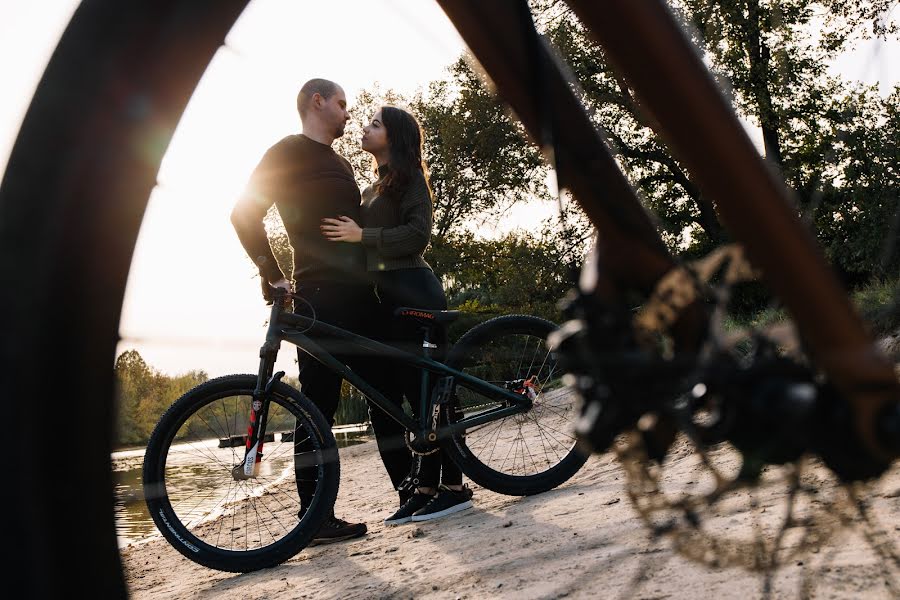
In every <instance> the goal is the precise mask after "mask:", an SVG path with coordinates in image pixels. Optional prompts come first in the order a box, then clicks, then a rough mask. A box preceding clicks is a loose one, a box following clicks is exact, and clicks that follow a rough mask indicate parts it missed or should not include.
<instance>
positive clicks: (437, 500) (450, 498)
mask: <svg viewBox="0 0 900 600" xmlns="http://www.w3.org/2000/svg"><path fill="white" fill-rule="evenodd" d="M467 508H472V490H470V489H469V486H465V487H463V489H461V490H459V491H456V490H451V489H450V488H448V487H444V486H443V485H440V486H438V493H437V496H435V497H434V499H433V500H432V501H431V502H429V503H428V504H426V505H425V508H422V509H420V510H418V511H416V512H415V513H413V516H412V520H413V522H416V521H430V520H431V519H440V518H441V517H446V516H447V515H452V514H453V513H456V512H459V511H461V510H466V509H467Z"/></svg>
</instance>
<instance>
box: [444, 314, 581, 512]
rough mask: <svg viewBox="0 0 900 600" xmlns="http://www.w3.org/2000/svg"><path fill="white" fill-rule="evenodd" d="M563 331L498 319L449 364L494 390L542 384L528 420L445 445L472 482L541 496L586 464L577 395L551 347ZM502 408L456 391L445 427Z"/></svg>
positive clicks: (494, 425)
mask: <svg viewBox="0 0 900 600" xmlns="http://www.w3.org/2000/svg"><path fill="white" fill-rule="evenodd" d="M556 328H557V326H556V324H554V323H553V322H551V321H548V320H546V319H541V318H538V317H533V316H528V315H507V316H502V317H495V318H493V319H490V320H488V321H485V322H484V323H481V324H480V325H477V326H475V327H473V328H472V329H470V330H469V331H468V332H466V333H465V334H464V335H463V336H462V337H461V338H460V339H459V341H458V342H457V343H456V345H455V346H454V347H453V348H452V349H451V351H450V353H449V355H448V357H447V362H446V364H447V366H449V367H451V368H453V369H457V370H459V371H462V372H464V373H468V374H473V375H475V376H477V377H479V378H481V379H485V380H486V381H492V382H494V383H495V384H501V383H503V382H507V381H514V380H523V379H528V378H529V377H531V376H532V375H535V376H537V377H538V382H539V383H538V384H539V392H538V394H537V397H536V398H535V400H534V405H533V407H532V408H531V409H530V410H529V411H528V412H527V413H524V414H522V415H513V416H511V417H504V418H503V419H499V420H497V421H491V422H489V423H487V424H485V425H481V426H476V427H474V428H470V429H469V430H467V431H466V432H465V433H463V434H459V435H455V436H453V437H451V438H448V439H447V440H444V441H443V443H442V445H443V448H444V450H445V451H446V452H447V454H448V455H449V456H450V458H451V459H452V460H453V461H454V462H455V463H456V464H457V466H459V468H460V469H461V470H462V472H463V473H465V474H466V476H467V477H469V478H470V479H472V481H474V482H475V483H477V484H479V485H481V486H483V487H486V488H488V489H490V490H492V491H495V492H498V493H501V494H507V495H511V496H528V495H532V494H539V493H541V492H545V491H547V490H550V489H553V488H555V487H556V486H558V485H560V484H561V483H563V482H565V481H567V480H568V479H569V478H570V477H572V475H574V474H575V473H576V472H577V471H578V470H579V469H580V468H581V466H582V465H584V463H585V461H586V460H587V455H586V454H584V453H582V452H581V451H580V450H579V449H578V448H576V445H575V437H574V434H573V433H572V432H571V429H572V425H573V424H574V419H575V417H576V415H577V414H578V411H577V410H576V407H575V394H574V392H573V391H572V390H569V389H568V388H567V387H566V386H564V385H563V384H562V382H561V375H562V373H558V372H557V370H556V360H555V356H554V354H553V353H552V352H550V350H549V349H548V348H547V346H546V339H547V336H548V335H549V334H550V333H551V332H552V331H553V330H555V329H556ZM526 362H527V366H526ZM554 375H557V377H555V378H554ZM498 406H502V403H498V402H497V401H492V400H491V399H488V398H486V397H484V396H482V395H480V394H477V393H475V392H474V391H473V390H470V389H468V388H467V387H465V386H460V385H457V386H456V389H455V394H454V399H453V402H449V403H447V404H446V405H445V406H444V409H443V419H444V422H447V423H455V422H456V421H458V420H459V419H461V418H462V417H464V416H467V415H469V416H470V415H471V414H477V413H478V412H481V411H482V410H490V409H492V408H496V407H498ZM498 450H499V451H500V452H499V454H498ZM504 451H505V453H504ZM541 453H542V454H543V455H542V456H541ZM535 455H537V457H536V456H535ZM495 456H496V458H495ZM501 456H502V458H501ZM520 458H521V463H520ZM529 462H530V464H529Z"/></svg>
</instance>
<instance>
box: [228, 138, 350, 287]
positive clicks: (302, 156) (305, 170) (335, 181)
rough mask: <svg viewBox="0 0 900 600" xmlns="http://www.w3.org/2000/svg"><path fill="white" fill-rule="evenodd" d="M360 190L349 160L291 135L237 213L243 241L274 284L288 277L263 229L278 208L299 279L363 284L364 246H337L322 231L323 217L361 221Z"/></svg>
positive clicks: (262, 166)
mask: <svg viewBox="0 0 900 600" xmlns="http://www.w3.org/2000/svg"><path fill="white" fill-rule="evenodd" d="M359 203H360V194H359V187H357V185H356V181H355V180H354V178H353V169H352V167H351V166H350V163H349V162H347V160H346V159H345V158H344V157H342V156H340V155H339V154H337V153H336V152H335V151H334V150H332V149H331V146H326V145H325V144H320V143H319V142H316V141H314V140H312V139H310V138H308V137H306V136H305V135H303V134H300V135H291V136H288V137H286V138H284V139H283V140H281V141H280V142H278V143H277V144H275V145H274V146H272V147H271V148H270V149H269V150H268V151H267V152H266V154H265V156H263V158H262V160H261V161H260V163H259V165H257V167H256V169H255V170H254V171H253V175H252V176H251V178H250V183H249V185H248V186H247V191H246V193H245V194H244V195H243V196H242V197H241V199H240V200H239V201H238V203H237V205H236V206H235V207H234V211H233V213H232V222H233V223H234V225H235V229H236V231H237V234H238V237H239V238H240V240H241V244H243V246H244V249H245V250H246V251H247V254H249V255H250V256H251V257H253V259H254V261H255V262H256V264H257V266H258V267H259V272H260V274H261V275H262V276H263V277H265V278H266V280H268V281H269V282H274V281H277V280H279V279H281V278H282V277H284V275H283V274H282V272H281V269H280V268H279V267H278V263H277V262H276V261H275V256H274V255H273V254H272V249H271V247H270V246H269V240H268V237H267V235H266V230H265V227H264V226H263V218H264V217H265V215H266V212H267V211H268V210H269V207H271V206H272V205H273V204H274V205H275V206H276V207H277V208H278V212H279V214H280V215H281V220H282V222H283V223H284V228H285V229H286V230H287V235H288V239H289V241H290V244H291V247H292V248H293V250H294V272H293V278H294V280H295V281H297V282H303V281H340V282H348V283H351V282H358V281H360V279H361V276H362V275H363V273H364V272H365V269H366V267H365V252H364V251H363V249H362V248H361V247H360V244H351V243H347V242H331V241H329V240H328V239H326V238H325V236H323V235H322V233H321V231H320V230H319V226H320V225H321V221H322V219H323V218H326V217H330V218H337V217H339V216H341V215H346V216H348V217H350V218H351V219H353V220H354V221H357V222H359V220H360V213H359Z"/></svg>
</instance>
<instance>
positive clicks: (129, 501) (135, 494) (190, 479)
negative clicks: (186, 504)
mask: <svg viewBox="0 0 900 600" xmlns="http://www.w3.org/2000/svg"><path fill="white" fill-rule="evenodd" d="M335 438H336V439H337V443H338V447H339V448H344V447H346V446H352V445H354V444H361V443H363V442H366V441H368V440H369V439H370V437H369V436H368V435H367V434H366V432H364V431H363V432H335ZM208 444H209V448H210V450H211V451H213V452H215V453H216V454H220V453H221V454H224V455H226V456H227V458H225V457H223V458H225V459H226V460H228V461H230V460H231V458H232V454H233V453H235V452H239V453H240V455H243V451H244V449H243V448H222V449H220V448H218V440H210V441H209V442H208ZM194 445H195V446H196V444H194ZM173 449H174V448H173ZM173 456H174V455H172V454H170V461H169V463H168V467H169V470H168V472H167V473H168V475H169V480H168V482H167V485H169V486H170V487H175V488H178V487H180V486H184V487H185V489H187V490H188V491H190V490H196V489H197V481H198V479H200V480H202V479H204V478H207V477H209V476H210V471H211V470H212V467H213V465H211V464H209V463H208V462H207V463H205V464H204V463H203V462H202V461H201V460H198V459H197V454H195V453H179V455H178V458H179V460H178V461H177V463H173V462H172V461H171V459H172V458H173ZM289 456H290V455H289ZM143 462H144V449H143V448H140V449H137V450H123V451H120V452H114V453H113V455H112V468H113V481H114V482H115V496H116V503H115V513H116V532H117V534H118V537H119V546H120V547H124V546H127V545H128V544H130V543H132V542H135V541H138V540H141V539H144V538H147V537H153V536H156V535H159V534H158V532H157V531H156V527H155V526H154V525H153V520H152V519H151V518H150V515H149V514H148V513H147V505H146V504H145V503H144V495H143V491H142V486H141V468H142V466H143ZM173 466H174V467H175V468H174V469H173ZM272 468H275V467H274V465H272Z"/></svg>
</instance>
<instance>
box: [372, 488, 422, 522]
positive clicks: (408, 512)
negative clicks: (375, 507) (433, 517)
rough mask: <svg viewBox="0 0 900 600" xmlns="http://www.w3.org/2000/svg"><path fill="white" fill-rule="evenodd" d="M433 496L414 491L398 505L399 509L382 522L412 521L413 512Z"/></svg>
mask: <svg viewBox="0 0 900 600" xmlns="http://www.w3.org/2000/svg"><path fill="white" fill-rule="evenodd" d="M433 498H434V496H433V495H431V494H420V493H419V492H416V493H414V494H413V495H412V496H410V497H409V500H407V501H406V502H405V503H404V504H403V506H401V507H400V510H398V511H397V512H395V513H394V514H392V515H391V516H389V517H388V518H387V519H385V520H384V524H385V525H401V524H403V523H409V522H410V521H412V516H413V513H414V512H416V511H417V510H419V509H422V508H425V505H426V504H428V503H429V502H431V500H432V499H433Z"/></svg>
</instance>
